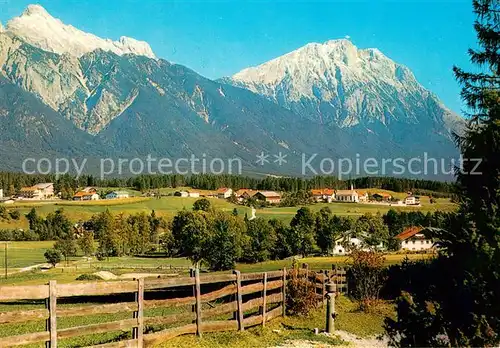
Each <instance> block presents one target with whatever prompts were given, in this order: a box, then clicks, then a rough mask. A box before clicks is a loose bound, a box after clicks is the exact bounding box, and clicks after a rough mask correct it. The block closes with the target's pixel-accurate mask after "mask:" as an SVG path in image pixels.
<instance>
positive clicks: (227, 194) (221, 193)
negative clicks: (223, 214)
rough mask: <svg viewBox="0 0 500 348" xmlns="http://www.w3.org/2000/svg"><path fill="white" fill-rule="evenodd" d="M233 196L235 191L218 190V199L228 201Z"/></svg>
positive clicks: (228, 189)
mask: <svg viewBox="0 0 500 348" xmlns="http://www.w3.org/2000/svg"><path fill="white" fill-rule="evenodd" d="M232 195H233V189H230V188H227V187H222V188H220V189H218V190H217V198H220V199H228V198H229V197H231V196H232Z"/></svg>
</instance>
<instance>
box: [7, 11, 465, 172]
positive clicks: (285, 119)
mask: <svg viewBox="0 0 500 348" xmlns="http://www.w3.org/2000/svg"><path fill="white" fill-rule="evenodd" d="M40 11H41V10H40V8H38V7H34V8H33V7H30V8H29V9H28V10H27V11H25V12H29V13H28V14H27V15H28V16H33V15H34V13H35V14H40V13H41V14H43V16H46V15H45V14H44V13H43V12H40ZM44 11H45V10H44ZM51 18H52V17H51ZM61 23H62V22H61ZM58 25H59V24H58ZM21 34H22V33H21ZM33 40H34V39H33V37H31V36H29V35H28V38H27V39H26V38H24V37H23V36H22V35H17V34H16V33H15V32H12V31H10V30H5V31H3V32H1V31H0V75H1V77H2V79H3V80H2V81H3V82H2V84H0V89H1V90H3V91H4V92H5V91H14V90H15V91H17V92H16V93H18V94H19V95H20V96H21V97H22V98H23V100H26V103H25V104H26V105H25V107H24V108H19V107H18V106H17V107H13V108H12V109H9V106H8V104H5V105H3V108H4V111H3V112H4V113H5V114H8V115H9V118H8V119H7V118H5V119H3V121H5V122H4V123H0V125H1V126H2V127H3V130H4V131H3V134H4V139H3V143H4V144H20V143H19V141H20V140H19V139H24V140H23V141H25V142H26V144H27V146H26V148H25V151H24V152H23V154H19V155H18V156H16V155H15V152H14V150H13V147H12V146H11V145H9V146H7V145H6V146H5V147H3V148H2V151H3V152H8V153H2V155H3V156H4V158H8V160H7V162H5V161H4V162H3V163H0V166H7V167H8V168H14V167H17V168H19V166H20V162H19V161H20V159H21V156H22V155H25V154H29V153H30V152H32V153H34V154H41V153H44V152H47V153H50V154H51V156H58V155H63V156H66V155H73V154H78V155H82V156H83V155H85V154H88V155H90V156H93V157H99V156H103V155H104V156H106V157H109V156H111V157H127V158H128V157H145V156H146V155H150V154H151V155H155V156H159V157H161V156H167V157H169V158H180V157H182V158H186V157H189V156H191V155H196V156H197V157H201V156H202V155H205V156H206V157H207V159H213V158H232V157H237V158H239V159H241V160H242V161H243V165H244V168H245V171H249V172H262V173H272V174H280V173H287V174H299V173H301V166H300V161H299V159H300V156H301V155H302V154H317V155H318V156H319V157H322V158H332V159H333V158H352V159H354V158H355V157H356V156H357V155H358V154H362V155H363V156H364V157H376V158H379V157H380V158H383V157H384V156H385V157H386V156H390V157H393V158H396V157H402V156H407V157H413V156H418V155H421V154H422V153H423V152H425V151H429V152H432V153H433V154H434V155H435V156H436V157H444V158H449V157H453V156H455V155H457V150H456V149H455V147H454V145H453V142H452V141H451V135H450V134H451V133H450V130H449V127H447V123H448V121H449V120H446V117H450V118H451V119H453V115H452V114H449V113H447V109H446V108H445V107H444V106H443V105H442V104H441V103H440V102H439V100H437V99H436V100H434V99H432V97H431V96H432V93H431V92H428V91H427V90H425V89H423V87H422V90H421V89H419V88H420V87H421V86H420V85H419V84H418V82H417V81H416V80H415V78H414V77H413V74H412V73H411V71H409V70H408V69H407V68H403V67H401V68H398V66H397V65H396V63H394V62H392V61H390V60H389V59H388V58H387V57H385V56H383V54H382V53H381V52H380V51H378V50H376V49H372V50H370V51H366V52H365V53H359V52H358V50H357V48H354V45H352V43H350V42H344V41H338V40H332V41H329V42H328V43H327V46H328V47H326V48H324V47H323V46H322V45H324V44H311V45H308V46H307V47H308V48H307V49H308V50H311V52H313V53H314V52H322V51H321V50H323V51H324V50H326V51H328V52H329V53H328V52H327V54H326V55H320V57H319V58H318V57H317V56H316V58H318V59H316V63H317V67H319V68H317V69H316V70H315V69H306V68H308V67H309V65H308V64H307V61H308V60H307V59H306V58H309V57H308V56H307V55H306V56H304V57H303V58H304V61H305V62H306V63H305V64H303V66H304V69H303V71H302V74H298V75H296V76H293V74H292V75H289V76H290V77H298V78H299V80H298V81H301V82H304V83H303V84H302V85H300V86H299V87H301V88H302V90H301V89H300V88H298V89H293V88H292V87H295V86H294V85H293V84H291V82H293V79H292V80H288V81H285V82H286V83H284V82H283V79H282V78H281V77H282V76H280V75H279V74H278V73H282V72H283V71H285V70H286V69H285V68H286V67H287V66H286V64H285V63H283V64H282V66H281V68H282V69H281V70H280V69H275V71H274V75H272V74H271V73H268V74H267V75H266V74H264V75H263V76H264V77H265V78H270V77H274V78H275V80H274V82H276V83H277V85H280V86H281V87H282V88H285V89H284V90H283V89H282V90H277V89H275V88H274V87H273V86H271V87H268V86H264V87H262V88H263V90H265V88H267V90H269V91H274V92H276V91H278V92H280V93H281V94H276V96H278V97H279V98H270V96H269V95H266V94H265V93H262V91H260V92H261V93H259V90H255V91H253V90H252V89H251V88H249V87H248V86H247V85H242V84H241V83H240V84H239V83H236V82H235V81H234V80H232V79H223V80H216V81H213V80H210V79H208V78H205V77H203V76H201V75H199V74H197V73H196V72H194V71H193V70H191V69H189V68H187V67H184V66H182V65H180V64H173V63H170V62H168V61H167V60H164V59H158V58H156V57H154V58H152V57H148V56H147V55H144V54H134V53H123V52H121V53H123V54H119V53H120V52H118V53H117V52H115V51H113V50H110V49H107V47H104V48H103V47H97V48H95V49H92V50H91V51H88V52H83V53H82V54H81V55H80V54H75V52H63V53H56V52H53V51H54V49H48V50H46V49H43V48H41V47H40V46H42V47H43V45H42V44H38V45H37V43H36V42H32V41H33ZM48 45H49V46H50V44H48ZM86 47H87V48H88V46H86ZM148 47H149V46H148ZM139 53H140V52H139ZM329 54H331V57H336V58H335V60H338V59H340V61H341V62H343V63H342V64H343V65H342V64H340V65H341V66H340V68H339V70H340V77H341V78H340V83H339V80H337V76H339V75H338V72H337V66H334V67H335V69H333V75H332V74H330V75H328V74H326V75H325V74H324V72H325V71H327V70H328V69H327V68H331V66H329V64H331V62H329V60H328V57H330V55H329ZM358 55H361V58H363V59H364V60H365V68H366V67H367V66H368V67H369V65H370V64H372V65H375V68H380V66H382V68H384V67H387V66H389V67H390V69H388V70H387V69H385V70H384V69H382V68H380V69H382V70H380V69H379V70H380V71H379V70H377V69H375V68H374V70H375V72H377V71H379V72H380V74H379V75H380V76H379V77H377V74H376V73H372V72H371V70H369V69H368V71H369V72H370V74H371V75H370V74H369V75H367V76H369V77H370V78H371V80H370V79H369V80H368V84H367V85H366V86H363V84H360V83H358V82H359V79H358V80H355V82H356V83H354V84H352V85H349V84H346V83H345V82H348V81H349V78H351V80H352V76H354V77H356V76H357V75H352V74H351V73H350V71H348V70H345V69H347V67H349V66H350V67H358V65H359V61H360V58H359V57H358ZM339 57H340V58H339ZM363 59H361V61H363ZM378 61H380V62H379V63H381V64H379V63H377V62H378ZM335 64H336V63H335ZM377 64H378V65H377ZM284 67H285V68H284ZM250 69H251V68H250ZM342 69H344V70H345V71H344V70H342ZM299 70H300V69H299ZM330 70H331V69H330ZM330 70H328V71H329V72H332V71H330ZM365 70H366V69H365ZM250 71H251V70H250ZM311 71H312V72H313V73H310V72H311ZM318 71H319V72H320V73H321V72H323V75H322V76H320V75H321V74H318ZM315 72H316V74H315ZM359 73H360V74H361V75H360V76H364V75H362V74H363V73H364V70H363V69H359ZM350 74H351V75H352V76H351V75H350ZM384 74H385V75H384ZM330 77H333V78H334V79H330V80H329V79H328V78H330ZM317 79H320V80H321V79H322V81H323V85H320V86H319V87H321V88H319V87H318V86H317V85H314V83H316V82H315V81H316V80H317ZM398 79H401V80H404V81H405V83H402V82H401V81H399V80H398ZM372 80H373V81H372ZM311 81H312V82H311ZM377 81H378V82H380V81H382V82H380V83H382V85H383V87H384V88H385V87H387V86H389V87H390V88H392V87H391V86H397V87H398V89H397V90H396V92H398V93H399V92H401V90H403V92H404V91H405V89H408V90H410V91H413V92H414V93H413V94H412V93H409V94H408V95H409V96H410V97H411V99H410V100H409V101H407V100H401V98H400V96H399V95H398V94H397V93H396V94H394V95H393V94H391V93H389V92H391V91H392V90H389V91H387V90H385V89H384V88H382V89H380V88H379V86H377V83H375V82H377ZM384 81H385V82H384ZM398 81H399V82H398ZM362 82H363V81H362ZM309 83H312V84H311V85H308V84H309ZM384 83H385V84H384ZM313 85H314V86H315V88H313ZM401 86H403V87H401ZM419 86H420V87H419ZM257 87H259V85H257V84H256V88H257ZM389 87H387V88H389ZM259 88H261V87H259ZM273 88H274V89H273ZM286 88H288V90H287V89H286ZM1 90H0V92H2V91H1ZM21 91H23V93H21ZM380 91H381V94H382V95H383V97H384V98H382V99H377V98H379V94H380V93H379V92H380ZM415 91H417V92H418V93H417V92H415ZM285 92H293V93H295V92H297V93H296V94H293V93H290V94H287V93H285ZM420 92H421V93H420ZM271 95H272V96H274V95H273V94H271ZM289 95H292V96H293V98H287V96H289ZM386 95H387V96H386ZM340 96H342V98H337V97H340ZM280 98H282V99H280ZM314 98H316V99H314ZM322 98H323V99H325V100H321V102H319V103H318V102H317V100H320V99H322ZM349 98H351V99H349ZM356 98H361V99H356ZM35 99H36V100H38V102H35ZM337 99H338V100H337ZM315 100H316V102H315ZM346 100H352V101H353V102H352V103H347V104H346ZM380 103H382V104H380ZM346 105H347V106H350V105H354V106H356V107H358V109H355V110H359V111H360V112H359V114H358V113H357V111H356V113H355V114H352V112H351V111H350V109H349V108H346V107H345V106H346ZM380 105H382V106H383V107H384V108H385V109H381V110H383V111H384V110H385V111H387V110H389V111H391V112H392V114H391V113H390V112H387V113H386V114H385V113H383V114H382V116H383V118H380V114H379V113H378V111H377V110H379V108H380V107H381V106H380ZM386 109H387V110H386ZM394 110H396V111H394ZM385 111H384V112H385ZM349 112H351V114H349ZM421 114H422V115H424V116H425V117H423V118H422V119H419V117H420V115H421ZM354 117H357V119H354ZM0 119H1V117H0ZM37 119H41V120H45V121H43V122H42V123H38V122H35V121H36V120H37ZM7 120H8V122H7ZM26 120H30V121H31V122H34V123H33V125H39V126H40V128H41V129H45V130H50V132H48V133H47V131H46V132H45V133H43V132H37V131H34V130H33V128H32V127H31V128H26V129H25V131H26V134H24V135H22V134H21V133H22V129H23V128H22V127H20V125H23V124H27V123H26ZM35 129H36V127H35ZM58 130H59V131H60V132H63V133H64V134H61V136H60V138H59V139H57V137H58V136H57V135H58V132H57V131H58ZM29 134H31V135H33V136H34V138H33V139H31V138H30V137H29V136H28V135H29ZM44 134H47V137H48V138H50V139H52V140H53V142H54V143H55V144H59V145H58V146H55V147H51V146H49V145H48V144H47V142H46V141H45V139H44V137H45V135H44ZM67 134H69V135H71V136H65V135H67ZM419 138H421V139H419ZM416 139H417V140H416ZM281 152H284V153H286V154H287V155H288V156H289V157H288V158H289V159H290V161H289V162H290V163H288V164H286V165H283V166H279V165H277V164H275V163H273V162H272V157H271V160H270V161H269V162H270V163H268V164H267V165H266V167H265V168H264V167H262V166H259V165H258V164H257V163H256V155H258V154H261V153H267V154H277V153H281ZM292 158H294V161H292Z"/></svg>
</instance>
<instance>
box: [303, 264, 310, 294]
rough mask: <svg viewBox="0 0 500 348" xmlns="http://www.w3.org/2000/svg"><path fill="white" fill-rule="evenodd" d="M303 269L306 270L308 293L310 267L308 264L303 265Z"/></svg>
mask: <svg viewBox="0 0 500 348" xmlns="http://www.w3.org/2000/svg"><path fill="white" fill-rule="evenodd" d="M302 268H303V269H305V270H306V291H307V289H308V288H309V265H308V264H307V263H303V264H302Z"/></svg>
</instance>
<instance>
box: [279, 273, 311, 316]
mask: <svg viewBox="0 0 500 348" xmlns="http://www.w3.org/2000/svg"><path fill="white" fill-rule="evenodd" d="M317 303H318V297H317V296H316V284H315V283H313V282H311V281H309V279H306V278H305V277H301V276H300V273H299V270H298V269H293V270H292V271H291V274H290V279H289V280H288V282H287V289H286V311H287V313H289V314H291V315H303V316H306V315H308V314H309V312H311V311H312V310H313V309H315V308H316V305H317Z"/></svg>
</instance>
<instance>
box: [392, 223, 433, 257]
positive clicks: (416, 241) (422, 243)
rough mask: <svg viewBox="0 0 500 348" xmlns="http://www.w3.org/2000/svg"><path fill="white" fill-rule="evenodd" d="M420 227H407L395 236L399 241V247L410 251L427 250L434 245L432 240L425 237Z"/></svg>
mask: <svg viewBox="0 0 500 348" xmlns="http://www.w3.org/2000/svg"><path fill="white" fill-rule="evenodd" d="M423 230H424V228H422V227H417V226H413V227H408V228H406V229H405V230H404V231H403V232H401V233H400V234H398V235H397V236H396V239H399V240H400V241H401V249H403V250H411V251H422V250H429V249H432V248H433V247H434V241H433V240H432V239H431V238H427V237H426V236H425V234H424V233H422V231H423Z"/></svg>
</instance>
